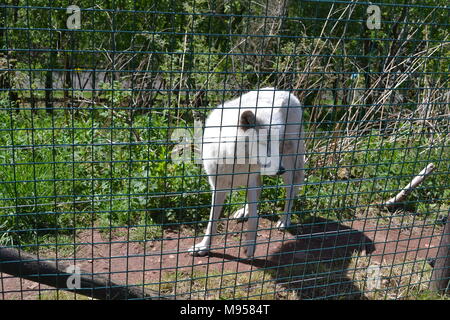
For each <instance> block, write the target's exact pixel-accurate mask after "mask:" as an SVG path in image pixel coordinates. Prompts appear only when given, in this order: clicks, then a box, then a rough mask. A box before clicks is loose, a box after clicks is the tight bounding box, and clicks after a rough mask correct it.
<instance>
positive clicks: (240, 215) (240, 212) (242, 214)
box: [233, 206, 248, 221]
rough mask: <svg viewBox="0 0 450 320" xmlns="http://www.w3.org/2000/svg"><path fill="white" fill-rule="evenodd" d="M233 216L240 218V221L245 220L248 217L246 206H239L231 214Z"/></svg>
mask: <svg viewBox="0 0 450 320" xmlns="http://www.w3.org/2000/svg"><path fill="white" fill-rule="evenodd" d="M233 218H234V219H237V220H240V221H243V220H247V218H248V210H247V206H244V207H242V208H240V209H239V210H238V211H236V212H235V213H234V214H233Z"/></svg>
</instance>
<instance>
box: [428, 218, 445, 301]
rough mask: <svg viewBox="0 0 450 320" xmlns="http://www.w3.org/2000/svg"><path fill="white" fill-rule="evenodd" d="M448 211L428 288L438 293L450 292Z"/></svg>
mask: <svg viewBox="0 0 450 320" xmlns="http://www.w3.org/2000/svg"><path fill="white" fill-rule="evenodd" d="M449 220H450V213H449V215H448V218H447V223H446V224H445V227H444V231H443V233H442V238H441V243H440V245H439V249H438V253H437V255H436V261H435V263H434V267H433V273H432V274H431V281H430V289H431V290H434V291H438V292H440V293H450V288H449V280H450V221H449Z"/></svg>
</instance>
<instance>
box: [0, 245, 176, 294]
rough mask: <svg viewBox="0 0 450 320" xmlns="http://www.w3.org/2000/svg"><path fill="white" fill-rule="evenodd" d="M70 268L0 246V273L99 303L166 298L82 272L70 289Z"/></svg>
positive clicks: (72, 276)
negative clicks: (103, 301) (100, 301)
mask: <svg viewBox="0 0 450 320" xmlns="http://www.w3.org/2000/svg"><path fill="white" fill-rule="evenodd" d="M69 267H70V266H69V265H67V264H64V263H60V262H57V261H51V259H45V258H41V257H37V256H35V255H32V254H29V253H25V252H23V251H22V250H18V249H13V248H4V247H0V272H2V273H7V274H10V275H13V276H15V277H20V278H24V279H27V280H31V281H35V282H39V283H41V284H45V285H48V286H51V287H54V288H58V289H61V290H65V291H69V292H74V293H77V294H81V295H85V296H88V297H91V298H95V299H100V300H126V299H147V300H158V299H168V298H165V297H164V298H163V297H160V296H159V294H158V293H157V292H153V291H150V290H148V289H145V288H143V287H142V286H139V287H136V286H126V285H121V284H117V283H114V282H112V281H110V280H109V279H107V278H105V277H102V276H99V275H95V274H91V273H89V272H86V271H83V270H79V272H77V273H76V274H75V276H76V277H78V279H77V284H78V285H77V286H73V285H70V284H71V283H72V284H73V280H74V273H70V272H67V270H68V268H69Z"/></svg>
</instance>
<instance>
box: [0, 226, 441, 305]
mask: <svg viewBox="0 0 450 320" xmlns="http://www.w3.org/2000/svg"><path fill="white" fill-rule="evenodd" d="M273 224H274V223H273V222H272V221H269V220H266V219H260V224H259V228H260V229H261V230H260V231H258V243H259V244H258V246H257V249H256V253H255V256H254V258H253V259H246V258H245V255H244V253H243V252H242V249H241V248H240V247H239V239H240V236H241V235H242V233H241V232H240V231H241V229H242V227H243V224H242V223H237V222H236V221H231V220H230V221H229V223H228V228H227V229H228V232H226V235H225V232H223V230H222V232H223V235H219V236H218V239H217V240H216V244H215V246H216V248H214V249H213V250H212V252H211V253H210V254H209V255H208V256H205V257H193V256H191V255H189V254H188V252H187V250H188V248H189V247H190V246H192V244H193V243H194V241H199V240H200V239H201V233H200V234H199V235H197V238H195V237H194V236H193V235H192V231H188V230H184V229H183V230H165V231H164V237H163V238H162V239H161V240H152V241H146V242H140V241H135V242H133V241H131V242H130V241H127V238H128V237H127V230H126V229H122V230H120V231H121V232H115V233H114V235H113V236H112V238H111V239H110V234H109V233H101V232H99V231H98V230H87V231H82V232H79V233H78V234H77V240H76V242H77V246H76V249H75V254H71V255H70V254H68V256H67V258H66V259H67V260H65V261H64V262H65V263H67V264H73V263H74V261H75V263H76V265H77V266H79V267H81V269H82V270H83V272H87V273H98V274H101V275H103V276H105V277H109V276H110V279H111V280H112V281H114V282H116V283H119V284H122V285H131V284H135V285H142V284H146V285H148V286H149V287H152V288H153V289H155V288H156V289H157V290H162V289H164V288H165V289H164V290H166V293H167V292H170V291H172V290H173V288H174V286H175V287H176V281H177V279H178V281H179V280H180V279H181V277H183V275H184V276H186V277H189V275H199V274H202V275H205V276H207V275H222V276H223V275H224V274H239V275H246V274H247V275H250V274H251V273H252V272H255V271H265V272H268V273H269V274H270V275H271V277H272V278H273V279H275V280H277V281H278V279H277V278H280V277H281V275H286V270H290V271H289V272H288V273H289V275H290V276H291V277H292V276H293V275H295V272H294V273H293V271H292V270H294V269H293V266H294V267H297V269H295V270H297V271H296V272H297V273H296V274H297V278H298V274H299V272H298V266H305V265H310V264H312V263H314V265H315V266H317V265H318V264H322V263H323V264H326V263H330V262H332V263H334V264H335V265H336V263H337V264H338V267H335V268H334V270H335V271H334V272H338V273H342V274H343V273H344V272H345V269H346V268H348V266H349V260H350V259H351V258H352V256H353V257H354V256H355V255H356V256H362V257H365V258H369V259H370V261H371V264H380V265H381V264H383V265H385V266H386V265H387V266H389V265H395V264H397V263H402V262H404V261H414V260H424V259H426V258H428V257H434V256H435V255H436V252H437V247H438V245H439V231H437V230H435V231H433V230H434V229H433V228H420V227H415V228H413V229H405V228H400V227H395V226H386V225H381V224H380V223H379V221H378V220H376V219H374V220H354V221H352V222H351V223H350V222H349V223H343V224H341V223H338V222H336V221H331V220H325V219H316V220H315V221H314V222H313V223H310V224H308V225H304V226H302V227H301V228H300V227H299V228H296V227H294V228H291V229H290V230H289V231H288V232H280V231H278V230H275V229H273V228H274V226H273ZM222 229H225V227H224V226H223V225H222ZM110 240H111V241H110ZM223 247H225V249H223ZM46 256H48V257H50V256H51V252H48V251H43V252H42V253H41V252H40V258H41V259H43V257H46ZM60 258H61V256H60ZM289 268H291V269H289ZM315 268H316V267H315ZM282 270H283V271H282ZM317 270H320V269H317ZM301 272H302V275H303V276H304V275H305V273H306V272H305V268H303V269H302V271H301ZM313 273H314V271H313V272H311V271H309V275H311V274H313ZM174 274H176V275H177V276H176V277H175V280H174V281H175V284H173V283H169V284H166V285H165V286H161V285H159V283H160V282H168V279H174V277H173V275H174ZM177 277H178V278H177ZM347 280H348V281H350V282H351V281H352V279H347ZM283 281H284V283H288V282H289V279H287V280H286V278H285V279H284V280H283ZM283 281H278V282H280V283H281V282H283ZM221 285H223V284H221ZM340 287H342V285H340ZM158 288H159V289H158ZM282 289H283V286H282V285H281V286H278V289H277V290H282ZM49 290H51V288H49V287H47V286H44V285H40V284H38V283H35V282H32V281H28V280H21V279H20V278H15V277H11V276H10V275H7V274H0V298H1V299H38V298H39V297H41V298H45V297H46V296H45V293H46V292H50V293H52V292H55V291H54V290H51V291H49ZM175 290H176V289H175ZM297 291H298V290H297ZM336 292H337V291H336ZM359 295H360V296H361V295H363V294H362V293H361V292H360V293H359ZM351 297H352V296H349V298H351ZM47 298H48V296H47ZM181 298H186V296H181ZM275 298H277V297H276V296H275Z"/></svg>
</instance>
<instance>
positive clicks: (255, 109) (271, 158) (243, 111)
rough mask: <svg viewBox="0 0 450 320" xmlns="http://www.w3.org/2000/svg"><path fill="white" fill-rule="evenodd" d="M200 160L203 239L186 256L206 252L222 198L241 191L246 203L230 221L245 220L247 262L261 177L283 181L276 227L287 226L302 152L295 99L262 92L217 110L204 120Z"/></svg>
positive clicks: (267, 90) (266, 90) (299, 179)
mask: <svg viewBox="0 0 450 320" xmlns="http://www.w3.org/2000/svg"><path fill="white" fill-rule="evenodd" d="M202 159H203V166H204V168H205V171H206V173H207V174H208V179H209V183H210V185H211V190H212V207H211V213H210V217H209V222H208V226H207V228H206V231H205V236H204V238H203V240H202V241H201V242H200V243H198V244H196V245H194V246H193V247H192V248H190V249H189V251H190V252H191V253H192V254H194V255H198V256H203V255H206V254H207V253H208V252H209V250H210V247H211V244H212V240H213V237H214V236H215V235H216V231H217V220H218V219H219V217H220V213H221V211H222V207H223V205H224V202H225V198H226V196H227V194H228V193H229V192H230V191H231V189H233V188H236V187H239V186H245V187H246V188H247V204H246V205H245V207H244V208H242V209H240V210H238V211H237V212H236V213H235V214H234V215H233V217H234V218H236V219H243V218H245V219H248V223H247V231H246V239H245V240H244V241H243V242H242V243H243V248H244V252H245V254H246V256H247V257H252V256H253V255H254V252H255V245H256V231H257V225H258V213H257V206H258V201H259V197H260V194H261V174H267V175H274V174H277V175H282V176H283V180H284V184H285V188H286V202H285V206H284V213H283V215H282V217H281V219H280V220H279V222H278V223H277V228H279V229H280V230H283V229H286V228H288V227H289V225H290V221H291V217H290V215H291V209H292V204H293V200H294V198H295V196H296V195H297V193H298V190H299V186H300V184H302V183H303V179H304V170H303V166H304V162H305V147H304V137H303V129H302V109H301V105H300V102H299V100H298V99H297V98H296V97H295V96H294V95H293V94H291V93H289V92H288V91H279V90H275V89H274V88H263V89H260V90H258V91H251V92H248V93H246V94H244V95H242V96H240V97H239V98H237V99H234V100H232V101H228V102H225V103H224V104H222V105H219V106H218V107H217V108H215V109H214V110H213V111H212V113H211V114H210V115H209V117H208V119H207V120H206V124H205V130H204V134H203V142H202Z"/></svg>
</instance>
